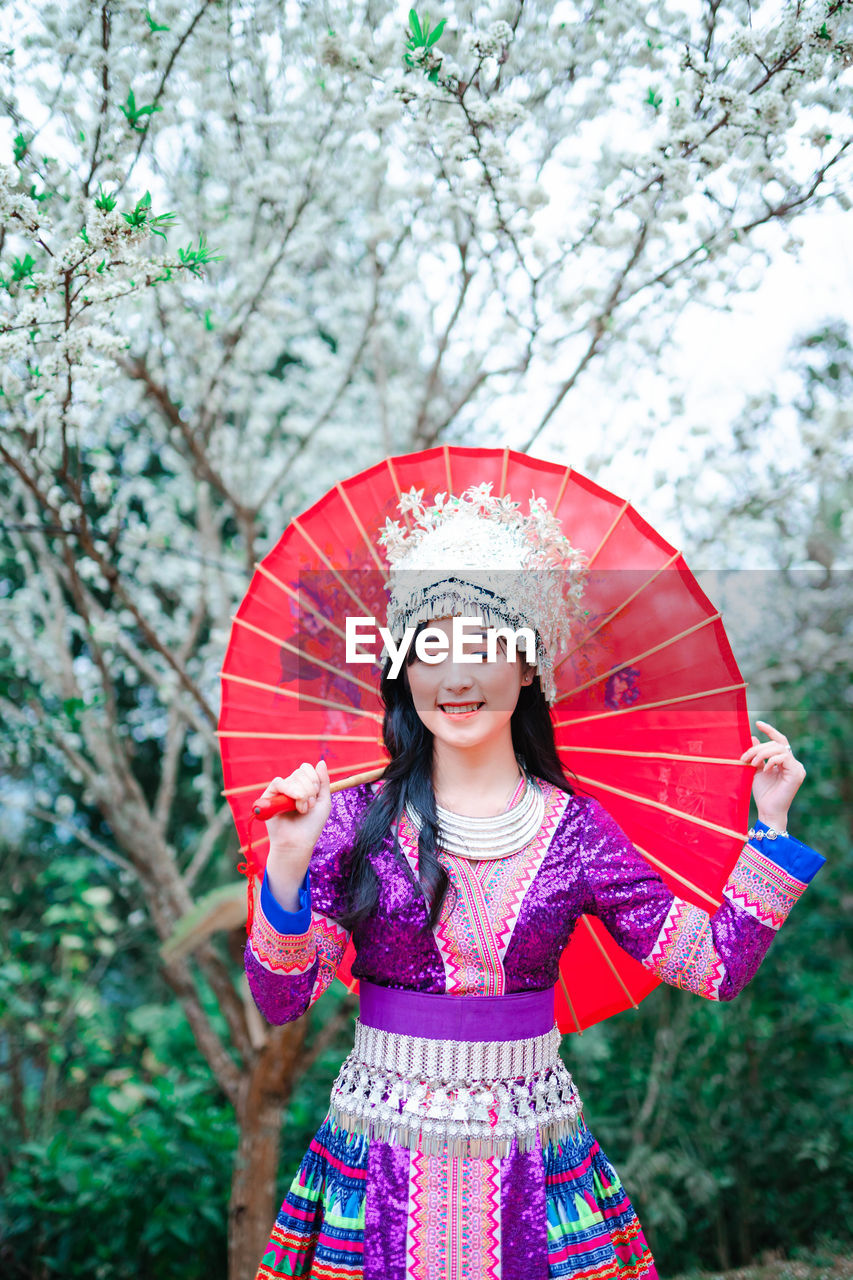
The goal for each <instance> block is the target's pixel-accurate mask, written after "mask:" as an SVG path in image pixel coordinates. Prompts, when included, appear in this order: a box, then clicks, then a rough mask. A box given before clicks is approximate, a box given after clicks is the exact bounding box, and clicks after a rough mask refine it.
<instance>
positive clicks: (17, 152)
mask: <svg viewBox="0 0 853 1280" xmlns="http://www.w3.org/2000/svg"><path fill="white" fill-rule="evenodd" d="M12 145H13V148H14V150H13V156H14V160H15V164H20V163H21V161H22V160H23V158H24V156H25V155H26V154H27V149H28V147H29V145H30V144H29V143H28V142H27V139H26V138H25V137H24V135H23V134H22V133H16V134H15V139H14V142H13V144H12Z"/></svg>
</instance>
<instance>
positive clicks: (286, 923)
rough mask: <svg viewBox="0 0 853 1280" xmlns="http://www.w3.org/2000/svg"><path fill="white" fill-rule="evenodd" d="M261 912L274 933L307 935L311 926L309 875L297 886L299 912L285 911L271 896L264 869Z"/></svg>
mask: <svg viewBox="0 0 853 1280" xmlns="http://www.w3.org/2000/svg"><path fill="white" fill-rule="evenodd" d="M261 910H262V911H263V913H264V915H265V916H266V918H267V920H269V922H270V924H271V925H272V927H273V928H274V929H275V931H276V933H292V934H300V933H307V932H308V929H309V927H310V925H311V881H310V879H309V873H308V872H307V871H306V872H305V879H304V880H303V881H302V884H301V885H300V886H299V910H298V911H285V909H284V907H283V906H282V905H281V903H280V902H279V901H278V900H277V899H276V898H275V897H274V896H273V891H272V889H271V888H270V884H269V880H268V879H267V873H266V869H264V878H263V880H262V881H261Z"/></svg>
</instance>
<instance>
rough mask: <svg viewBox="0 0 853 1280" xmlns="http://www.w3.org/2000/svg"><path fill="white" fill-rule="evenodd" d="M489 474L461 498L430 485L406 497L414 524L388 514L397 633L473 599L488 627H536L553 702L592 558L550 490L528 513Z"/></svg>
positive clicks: (539, 662) (385, 538)
mask: <svg viewBox="0 0 853 1280" xmlns="http://www.w3.org/2000/svg"><path fill="white" fill-rule="evenodd" d="M491 489H492V486H491V482H487V483H484V484H479V485H472V486H471V487H470V488H468V489H466V490H465V492H464V493H463V494H461V496H459V497H454V496H453V495H452V494H447V493H436V494H435V495H434V497H433V503H432V505H431V506H426V505H425V504H424V502H423V493H424V491H423V489H414V488H413V489H410V490H409V492H408V493H404V494H403V495H402V497H401V498H400V501H399V504H398V506H399V510H400V513H401V515H406V514H407V513H408V514H409V515H410V516H411V519H412V527H411V528H409V529H406V528H404V527H403V525H402V524H401V523H400V521H399V520H390V519H389V520H386V521H385V528H384V530H383V531H382V532H381V534H380V537H379V542H380V544H381V545H382V546H384V548H385V553H386V555H387V558H388V562H389V564H390V566H391V568H390V574H389V586H390V600H389V604H388V622H387V625H388V629H389V630H390V631H391V633H392V635H393V636H394V637H395V639H397V640H399V639H400V638H401V637H402V635H403V633H404V631H405V629H406V627H407V626H408V625H410V624H413V623H416V622H419V621H421V620H428V619H430V618H440V617H446V616H454V615H456V614H459V613H464V612H466V611H469V610H470V609H471V608H472V607H473V608H474V609H475V610H476V611H477V612H479V613H480V615H481V616H482V617H483V620H484V622H485V624H486V626H499V625H503V626H507V627H511V628H512V629H513V630H517V629H519V628H521V627H530V628H532V629H533V631H534V632H535V635H536V668H537V671H538V673H539V679H540V683H541V685H542V692H543V693H544V695H545V697H546V698H547V700H548V701H549V702H553V701H554V698H555V697H556V693H557V689H556V683H555V680H554V665H555V662H556V661H557V660H558V659H559V654H560V651H561V650H562V649H563V648H565V647H566V646H567V644H568V640H569V637H570V635H571V634H572V631H573V630H574V628H575V627H576V625H577V622H578V621H579V619H580V618H582V617H583V616H584V611H583V609H582V608H581V597H582V595H583V589H584V576H585V569H584V565H585V557H584V555H583V553H582V552H580V551H578V550H577V548H575V547H573V546H572V544H571V543H570V542H569V540H568V538H567V537H566V536H565V534H564V533H563V531H562V527H561V525H560V522H559V520H558V519H557V518H556V517H555V516H554V515H553V514H552V513H551V512H550V511H549V510H548V505H547V503H546V502H545V499H544V498H537V497H535V495H533V494H531V497H530V499H529V501H528V507H529V513H528V514H527V515H523V514H522V511H521V503H519V502H513V501H512V500H511V499H510V497H509V496H508V495H507V496H505V497H502V498H496V497H493V496H492V493H491Z"/></svg>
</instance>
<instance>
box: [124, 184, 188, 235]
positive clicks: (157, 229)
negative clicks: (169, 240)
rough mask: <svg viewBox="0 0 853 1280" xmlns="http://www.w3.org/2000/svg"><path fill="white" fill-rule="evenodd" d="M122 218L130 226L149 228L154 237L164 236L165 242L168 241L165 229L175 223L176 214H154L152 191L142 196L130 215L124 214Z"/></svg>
mask: <svg viewBox="0 0 853 1280" xmlns="http://www.w3.org/2000/svg"><path fill="white" fill-rule="evenodd" d="M121 216H122V217H123V218H124V220H125V222H126V223H127V224H128V226H131V227H147V228H148V230H149V231H150V232H151V234H152V235H155V236H162V238H163V239H164V240H165V239H166V232H165V231H164V230H163V228H164V227H168V226H170V225H171V224H172V223H173V222H174V221H175V214H174V213H158V214H152V212H151V192H150V191H146V192H145V195H144V196H140V198H139V199H138V200H137V202H136V204H135V205H134V207H133V209H131V211H130V213H123V214H122V215H121Z"/></svg>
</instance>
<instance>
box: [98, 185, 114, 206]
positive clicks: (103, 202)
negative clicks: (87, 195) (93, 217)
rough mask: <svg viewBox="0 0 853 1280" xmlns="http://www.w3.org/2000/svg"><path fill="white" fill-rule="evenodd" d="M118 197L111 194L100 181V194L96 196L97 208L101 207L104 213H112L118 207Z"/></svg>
mask: <svg viewBox="0 0 853 1280" xmlns="http://www.w3.org/2000/svg"><path fill="white" fill-rule="evenodd" d="M116 203H117V200H116V197H115V196H113V195H109V193H108V192H106V191H104V188H103V187H102V186H101V184H100V183H98V194H97V195H96V196H95V208H96V209H100V210H101V211H102V212H103V213H112V211H113V209H114V208H115V207H116Z"/></svg>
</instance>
